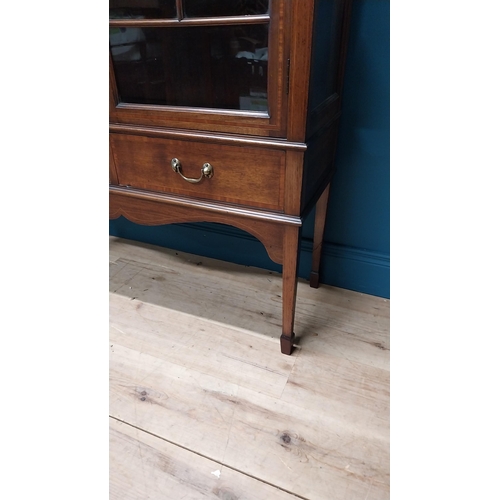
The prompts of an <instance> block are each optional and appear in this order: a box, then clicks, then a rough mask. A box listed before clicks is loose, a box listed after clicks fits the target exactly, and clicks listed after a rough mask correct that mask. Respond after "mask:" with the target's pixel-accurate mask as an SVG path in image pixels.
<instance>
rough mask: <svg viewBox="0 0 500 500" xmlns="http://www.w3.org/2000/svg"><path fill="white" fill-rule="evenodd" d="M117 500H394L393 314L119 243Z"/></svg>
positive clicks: (113, 408)
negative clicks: (292, 320) (290, 340)
mask: <svg viewBox="0 0 500 500" xmlns="http://www.w3.org/2000/svg"><path fill="white" fill-rule="evenodd" d="M109 302H110V498H112V499H118V500H126V499H141V500H142V499H175V500H180V499H205V498H213V499H224V500H236V499H238V500H243V499H254V500H267V499H271V500H273V499H276V500H281V499H283V500H285V499H288V500H290V499H296V498H304V499H311V500H314V499H321V500H322V499H325V500H330V499H341V500H349V499H361V500H368V499H388V498H389V301H388V300H385V299H382V298H377V297H372V296H369V295H363V294H360V293H355V292H351V291H347V290H342V289H338V288H333V287H328V286H324V285H320V288H319V289H317V290H315V289H312V288H310V287H309V285H308V283H307V282H305V281H300V282H299V286H298V292H297V310H296V326H295V333H296V335H298V337H299V346H298V347H297V348H296V349H295V351H294V353H293V354H292V356H285V355H283V354H281V353H280V348H279V336H280V334H281V330H280V324H281V276H280V275H279V274H277V273H271V272H269V271H265V270H259V269H254V268H249V267H244V266H237V265H234V264H228V263H225V262H220V261H215V260H211V259H207V258H202V257H197V256H194V255H189V254H184V253H181V252H176V251H173V250H167V249H164V248H158V247H152V246H148V245H144V244H139V243H135V242H131V241H127V240H122V239H118V238H114V237H111V238H110V297H109Z"/></svg>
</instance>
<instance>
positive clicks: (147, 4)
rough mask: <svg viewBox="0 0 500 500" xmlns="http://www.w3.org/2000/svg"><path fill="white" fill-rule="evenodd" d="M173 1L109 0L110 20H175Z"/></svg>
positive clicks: (175, 13) (175, 12)
mask: <svg viewBox="0 0 500 500" xmlns="http://www.w3.org/2000/svg"><path fill="white" fill-rule="evenodd" d="M175 17H177V11H176V9H175V0H109V18H110V19H158V18H175Z"/></svg>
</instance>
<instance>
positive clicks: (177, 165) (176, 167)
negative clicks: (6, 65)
mask: <svg viewBox="0 0 500 500" xmlns="http://www.w3.org/2000/svg"><path fill="white" fill-rule="evenodd" d="M170 164H171V165H172V170H173V171H174V172H177V173H178V174H179V175H180V176H181V177H182V178H183V179H184V180H185V181H188V182H190V183H191V184H197V183H198V182H200V181H201V180H202V179H203V177H207V178H208V179H210V178H211V177H213V175H214V167H212V165H210V163H204V164H203V167H201V175H200V177H199V178H198V179H192V178H190V177H185V176H184V175H182V172H181V169H182V166H181V162H180V161H179V160H178V159H177V158H172V161H171V162H170Z"/></svg>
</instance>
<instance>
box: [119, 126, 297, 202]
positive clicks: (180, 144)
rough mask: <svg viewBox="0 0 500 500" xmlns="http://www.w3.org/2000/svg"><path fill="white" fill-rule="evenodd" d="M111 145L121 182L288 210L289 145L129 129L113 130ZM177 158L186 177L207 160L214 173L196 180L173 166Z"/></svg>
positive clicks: (199, 168)
mask: <svg viewBox="0 0 500 500" xmlns="http://www.w3.org/2000/svg"><path fill="white" fill-rule="evenodd" d="M111 145H112V151H113V156H114V159H115V165H116V169H117V174H118V184H120V185H123V186H131V187H135V188H138V189H147V190H150V191H159V192H167V193H178V194H183V195H187V196H193V197H195V198H205V199H211V200H218V201H224V202H233V203H238V204H242V205H249V206H254V207H260V208H268V209H272V210H280V211H282V210H283V207H284V196H285V192H284V177H285V152H284V151H279V150H275V149H262V148H249V147H235V146H226V145H216V144H210V143H200V142H195V141H182V140H171V139H158V138H150V137H144V136H135V135H123V134H116V135H115V134H111ZM299 154H300V153H299ZM173 158H177V159H178V160H180V162H181V164H182V173H183V174H184V176H186V177H189V178H198V177H200V171H201V167H202V166H203V164H204V163H206V162H208V163H210V164H211V165H212V166H213V168H214V175H213V177H212V178H210V179H209V178H204V179H203V180H202V181H201V182H199V183H197V184H190V183H189V182H187V181H186V180H184V179H183V178H182V177H181V176H180V175H179V174H178V173H175V172H174V171H173V170H172V167H171V164H170V162H171V160H172V159H173Z"/></svg>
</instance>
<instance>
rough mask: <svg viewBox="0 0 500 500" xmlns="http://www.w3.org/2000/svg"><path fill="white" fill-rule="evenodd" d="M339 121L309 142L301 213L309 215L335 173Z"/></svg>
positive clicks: (305, 162)
mask: <svg viewBox="0 0 500 500" xmlns="http://www.w3.org/2000/svg"><path fill="white" fill-rule="evenodd" d="M338 125H339V120H335V121H334V122H333V123H331V124H330V125H329V126H328V127H327V128H326V129H323V130H322V131H321V133H319V134H316V136H314V137H313V138H312V139H311V140H310V142H308V145H307V146H308V147H307V151H306V154H305V161H304V179H303V183H302V202H301V207H300V208H301V213H302V214H307V212H309V210H310V209H311V208H312V207H313V206H314V204H315V203H316V201H317V199H318V198H319V196H320V195H321V193H322V192H323V190H324V189H325V187H326V186H327V185H328V183H329V182H330V181H331V179H332V177H333V174H334V173H335V153H336V149H337V136H338Z"/></svg>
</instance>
